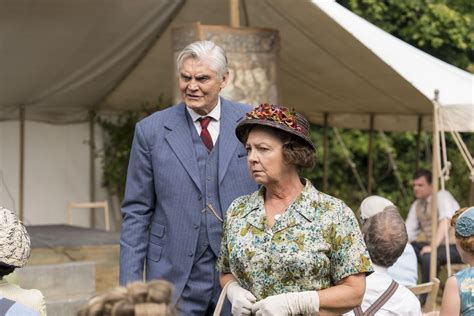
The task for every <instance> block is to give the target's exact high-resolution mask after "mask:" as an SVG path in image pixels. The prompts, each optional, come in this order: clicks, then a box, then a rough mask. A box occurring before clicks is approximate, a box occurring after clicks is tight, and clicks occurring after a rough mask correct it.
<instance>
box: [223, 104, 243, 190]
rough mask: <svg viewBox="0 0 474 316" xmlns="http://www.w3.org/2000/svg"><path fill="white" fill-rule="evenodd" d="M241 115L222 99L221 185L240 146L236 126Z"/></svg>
mask: <svg viewBox="0 0 474 316" xmlns="http://www.w3.org/2000/svg"><path fill="white" fill-rule="evenodd" d="M240 117H241V115H239V113H238V112H237V111H236V110H235V109H234V108H233V107H232V104H231V103H230V102H229V101H227V100H225V99H224V98H221V124H220V131H219V183H221V182H222V180H223V179H224V176H225V174H226V172H227V169H228V168H229V164H230V161H231V160H232V157H233V156H234V153H235V150H236V148H237V146H238V145H239V144H240V142H239V140H238V139H237V137H236V136H235V126H236V123H237V121H238V120H239V119H240Z"/></svg>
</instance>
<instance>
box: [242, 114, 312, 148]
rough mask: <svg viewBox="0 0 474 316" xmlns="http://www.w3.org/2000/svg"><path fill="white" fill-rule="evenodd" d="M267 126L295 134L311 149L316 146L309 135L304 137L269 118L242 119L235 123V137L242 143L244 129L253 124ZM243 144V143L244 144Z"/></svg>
mask: <svg viewBox="0 0 474 316" xmlns="http://www.w3.org/2000/svg"><path fill="white" fill-rule="evenodd" d="M258 125H260V126H268V127H273V128H275V129H278V130H281V131H285V132H287V133H289V134H291V135H293V136H296V137H297V138H298V139H299V140H301V141H303V143H304V144H306V145H308V146H309V147H310V148H311V149H313V150H316V146H314V144H313V142H312V141H311V139H310V138H309V137H306V136H305V135H301V133H297V132H296V131H295V130H294V129H292V128H291V127H288V126H286V125H282V124H280V123H277V122H274V121H269V120H259V119H243V120H242V121H240V122H239V123H238V124H237V127H236V128H235V135H236V136H237V139H238V140H239V141H240V142H241V143H242V144H244V140H243V137H244V135H245V131H246V130H247V129H248V128H251V127H253V126H258ZM244 145H245V144H244Z"/></svg>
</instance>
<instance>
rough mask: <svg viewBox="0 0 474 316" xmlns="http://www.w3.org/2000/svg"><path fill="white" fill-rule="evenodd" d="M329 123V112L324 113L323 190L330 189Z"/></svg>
mask: <svg viewBox="0 0 474 316" xmlns="http://www.w3.org/2000/svg"><path fill="white" fill-rule="evenodd" d="M328 123H329V114H328V113H327V112H326V113H324V133H323V150H324V153H323V191H324V192H327V190H328V169H329V160H328V158H329V143H328Z"/></svg>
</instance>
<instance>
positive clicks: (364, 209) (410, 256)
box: [360, 195, 418, 287]
mask: <svg viewBox="0 0 474 316" xmlns="http://www.w3.org/2000/svg"><path fill="white" fill-rule="evenodd" d="M387 206H394V204H393V203H392V202H391V201H390V200H388V199H386V198H383V197H381V196H378V195H372V196H369V197H366V198H365V199H364V200H363V201H362V203H361V204H360V216H361V218H362V221H366V220H367V219H369V218H370V217H372V216H374V215H376V214H378V213H380V212H382V211H383V210H384V209H385V208H386V207H387ZM388 274H389V275H390V276H391V277H392V278H393V279H394V280H395V281H397V282H398V283H400V284H402V285H404V286H407V287H411V286H415V285H416V284H417V282H418V261H417V259H416V254H415V250H414V249H413V246H412V245H411V244H410V243H407V244H406V246H405V249H404V250H403V253H402V255H401V256H400V257H399V258H398V259H397V261H395V263H394V264H393V265H392V266H391V267H389V268H388Z"/></svg>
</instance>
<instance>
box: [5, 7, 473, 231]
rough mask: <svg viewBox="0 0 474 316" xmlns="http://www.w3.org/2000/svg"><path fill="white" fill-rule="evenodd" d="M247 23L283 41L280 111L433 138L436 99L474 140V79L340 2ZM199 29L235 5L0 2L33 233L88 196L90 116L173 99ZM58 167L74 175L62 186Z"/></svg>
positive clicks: (11, 125)
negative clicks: (182, 33)
mask: <svg viewBox="0 0 474 316" xmlns="http://www.w3.org/2000/svg"><path fill="white" fill-rule="evenodd" d="M240 17H241V25H242V26H250V27H268V28H274V29H278V30H279V32H280V38H281V50H280V61H279V65H280V73H279V84H280V91H279V92H280V98H281V103H282V104H285V105H289V106H292V107H295V108H297V109H298V110H300V111H302V112H303V113H305V114H306V115H307V116H308V117H309V118H310V119H311V120H312V121H313V122H315V123H322V122H323V117H324V114H325V113H327V114H328V117H329V124H330V125H332V126H336V127H348V128H362V129H366V128H368V127H369V120H370V115H373V116H374V118H375V129H383V130H411V131H415V130H416V129H417V122H418V118H419V117H422V118H423V128H424V129H427V130H429V129H431V124H432V113H433V104H432V102H431V99H432V98H433V97H434V90H435V89H437V90H439V92H440V97H439V101H440V104H441V106H442V111H440V113H441V117H445V116H446V115H449V117H452V118H453V119H452V120H453V121H454V122H455V124H454V126H453V127H454V128H456V129H458V130H460V131H469V132H472V131H474V117H473V111H474V110H473V108H474V102H473V76H472V75H471V74H468V73H466V72H465V71H462V70H459V69H457V68H455V67H453V66H450V65H447V64H446V63H444V62H441V61H439V60H437V59H435V58H433V57H431V56H429V55H427V54H425V53H423V52H421V51H419V50H417V49H415V48H413V47H411V46H409V45H407V44H405V43H403V42H402V41H400V40H398V39H396V38H394V37H393V36H391V35H389V34H387V33H385V32H383V31H382V30H380V29H378V28H376V27H375V26H373V25H371V24H370V23H367V22H365V21H364V20H363V19H361V18H359V17H357V16H356V15H354V14H352V13H351V12H349V11H347V10H346V9H344V8H342V7H341V6H339V5H338V4H336V3H335V2H333V1H315V2H310V1H305V0H296V1H292V2H291V4H290V3H289V1H287V0H260V1H249V0H242V1H241V6H240ZM196 21H200V22H201V23H202V24H228V22H229V2H228V1H222V0H187V1H184V0H180V1H177V0H141V1H135V0H75V1H67V2H64V1H59V0H44V1H41V3H36V2H32V1H30V0H0V69H1V71H0V121H4V122H2V123H0V133H1V134H0V146H1V147H0V150H1V152H0V170H1V171H2V173H3V183H4V185H2V182H1V181H0V204H1V203H2V202H3V203H12V202H9V200H11V199H12V198H13V200H15V201H16V202H15V203H12V204H15V205H16V206H18V204H19V203H18V198H17V196H18V194H19V192H18V189H17V188H18V184H19V180H18V169H19V160H20V159H19V154H18V152H19V141H18V125H19V123H18V119H19V115H20V108H22V107H23V108H24V111H25V112H24V113H25V118H26V138H25V141H26V146H25V147H26V151H25V161H26V168H25V177H26V179H25V216H26V217H27V218H28V219H29V220H30V222H31V223H34V224H38V223H54V222H56V221H59V222H62V221H64V219H65V203H66V201H68V200H87V199H88V195H89V194H88V191H89V180H88V171H87V168H88V163H89V162H88V160H87V161H86V156H88V154H87V153H86V152H87V151H88V147H87V144H86V143H84V141H87V140H88V139H89V136H88V125H87V123H85V122H86V121H87V118H88V114H89V111H90V110H94V111H98V112H101V111H105V112H108V111H116V110H129V109H136V108H139V107H140V106H141V104H142V103H143V101H150V102H153V101H155V100H156V99H157V98H158V97H159V95H160V94H164V96H165V98H170V99H171V97H172V94H173V79H174V69H173V63H172V51H171V38H170V30H171V28H172V27H174V26H180V25H183V24H187V23H194V22H196ZM262 101H264V100H262ZM445 109H446V110H445ZM445 113H453V114H445ZM45 123H54V124H56V125H54V127H53V126H51V125H48V124H45ZM66 123H67V124H70V125H64V124H66ZM71 123H74V124H71ZM58 124H61V125H58ZM445 126H447V125H445ZM53 130H55V131H56V133H57V135H60V136H56V135H53V134H55V133H53ZM97 133H98V132H97ZM67 135H69V136H67ZM97 136H100V135H99V134H97ZM98 141H99V142H100V139H98ZM65 161H66V162H65ZM58 166H60V167H61V168H63V169H61V170H63V171H62V173H63V176H61V177H59V178H56V177H55V176H53V175H54V174H55V173H57V172H58ZM39 180H41V181H46V183H48V185H38V182H39ZM99 181H100V179H97V180H96V183H97V187H98V184H99ZM58 182H59V183H60V184H57V183H58ZM42 183H44V182H42ZM6 186H8V188H9V190H8V191H9V192H10V193H8V194H7V190H6V189H5V187H6ZM97 194H98V195H99V196H101V195H103V194H104V193H103V192H102V193H97ZM10 196H12V198H10Z"/></svg>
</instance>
